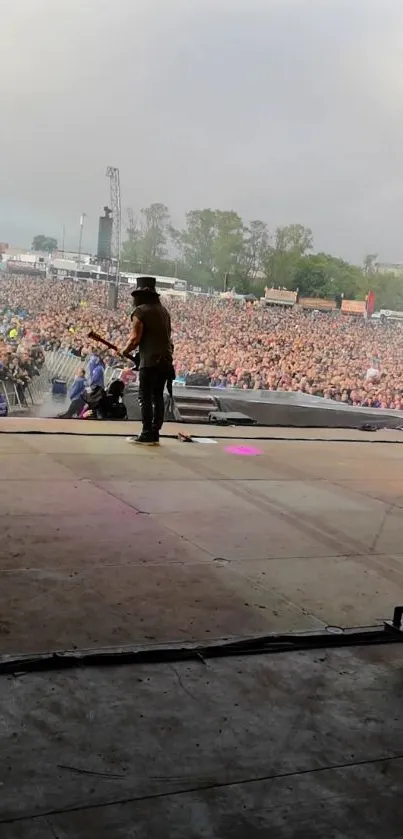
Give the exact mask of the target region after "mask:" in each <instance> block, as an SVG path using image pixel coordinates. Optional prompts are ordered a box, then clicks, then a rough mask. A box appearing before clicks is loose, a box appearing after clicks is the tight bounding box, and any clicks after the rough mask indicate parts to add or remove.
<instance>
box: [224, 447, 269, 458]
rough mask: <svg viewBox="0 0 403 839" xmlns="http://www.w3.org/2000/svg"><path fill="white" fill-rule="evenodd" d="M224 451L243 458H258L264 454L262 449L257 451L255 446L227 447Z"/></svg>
mask: <svg viewBox="0 0 403 839" xmlns="http://www.w3.org/2000/svg"><path fill="white" fill-rule="evenodd" d="M224 451H226V452H228V454H239V455H242V456H243V457H256V455H258V454H263V452H262V449H256V448H255V447H254V446H227V447H226V448H225V449H224Z"/></svg>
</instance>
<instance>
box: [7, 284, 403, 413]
mask: <svg viewBox="0 0 403 839" xmlns="http://www.w3.org/2000/svg"><path fill="white" fill-rule="evenodd" d="M130 290H131V289H130V287H126V286H122V287H121V288H120V301H119V307H118V309H117V310H116V311H110V310H108V308H107V289H106V287H105V286H104V285H103V284H102V283H82V282H75V281H72V280H47V279H36V278H29V277H11V276H7V275H3V276H0V376H1V375H12V376H13V377H14V378H15V379H16V380H18V381H20V382H23V380H24V377H28V378H29V376H31V375H32V373H33V370H34V369H38V367H39V366H40V364H41V363H43V359H44V355H43V354H44V352H46V351H47V350H63V351H65V352H69V353H71V354H73V355H75V356H77V362H78V366H79V365H80V363H81V362H84V361H85V360H86V359H88V357H89V356H90V355H91V354H92V355H93V354H94V353H97V354H98V355H100V356H101V358H102V360H103V363H104V364H105V365H106V366H108V365H116V364H121V360H120V359H119V358H118V356H117V355H116V353H114V352H113V351H110V350H106V351H103V350H102V348H101V347H100V346H99V345H98V346H96V345H94V342H93V341H91V340H89V339H88V332H89V330H90V329H93V330H95V331H97V332H99V333H101V334H102V335H104V336H105V337H106V338H107V339H108V340H109V341H111V342H112V343H114V344H116V345H117V346H118V347H120V348H121V347H123V346H124V345H125V343H126V341H127V337H128V334H129V332H130V318H129V315H130V310H131V300H130ZM166 304H167V306H168V308H169V309H170V312H171V317H172V326H173V342H174V346H175V369H176V374H177V376H178V377H180V378H182V379H185V378H186V377H187V376H188V375H194V374H198V375H203V376H204V377H207V378H208V379H209V381H210V383H211V385H213V386H216V387H221V388H224V387H237V388H243V389H261V388H262V389H271V390H282V391H291V392H302V393H307V394H312V395H315V396H322V397H325V398H327V399H334V400H336V401H340V402H344V403H347V404H350V405H358V406H368V407H380V408H393V409H398V410H403V359H402V350H403V329H402V328H401V326H400V324H399V323H390V322H387V323H380V322H379V321H373V320H369V321H367V320H364V319H363V318H358V317H351V316H345V315H342V314H341V313H340V312H339V311H337V312H333V313H331V314H319V313H314V314H312V313H309V312H306V311H305V310H301V309H299V308H298V307H297V306H295V307H290V308H288V309H284V308H280V307H276V306H271V307H262V306H261V304H260V303H259V302H245V301H239V300H228V299H225V300H222V299H220V298H219V297H207V296H205V295H188V296H187V297H186V298H183V297H169V298H168V299H167V301H166ZM124 375H127V376H129V375H130V373H129V371H128V369H127V370H126V373H125V374H124Z"/></svg>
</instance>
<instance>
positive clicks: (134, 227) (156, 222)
mask: <svg viewBox="0 0 403 839" xmlns="http://www.w3.org/2000/svg"><path fill="white" fill-rule="evenodd" d="M169 228H170V218H169V210H168V207H166V206H165V204H160V203H156V204H151V205H150V206H149V207H144V208H143V209H142V210H141V211H140V220H139V222H137V220H136V219H135V218H134V215H133V213H132V211H129V213H128V226H127V230H126V233H127V239H126V240H125V241H124V242H123V245H122V257H121V260H122V266H123V268H124V269H126V270H129V271H134V272H144V273H152V274H163V273H166V271H167V268H168V266H169V267H170V266H171V265H172V261H171V260H169V259H168V257H167V242H168V233H169ZM168 270H169V268H168Z"/></svg>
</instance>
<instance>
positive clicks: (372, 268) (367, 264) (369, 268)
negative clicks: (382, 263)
mask: <svg viewBox="0 0 403 839" xmlns="http://www.w3.org/2000/svg"><path fill="white" fill-rule="evenodd" d="M377 262H378V254H377V253H367V255H366V256H365V257H364V272H365V274H368V275H369V276H373V274H376V272H377V270H378V268H377Z"/></svg>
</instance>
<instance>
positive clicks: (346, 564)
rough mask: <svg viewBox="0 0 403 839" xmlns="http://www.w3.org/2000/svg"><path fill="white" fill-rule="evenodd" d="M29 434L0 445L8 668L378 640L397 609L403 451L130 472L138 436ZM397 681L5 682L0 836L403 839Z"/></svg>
mask: <svg viewBox="0 0 403 839" xmlns="http://www.w3.org/2000/svg"><path fill="white" fill-rule="evenodd" d="M29 422H30V421H28V420H25V419H24V420H18V419H15V420H10V421H7V422H5V423H3V422H2V423H1V427H0V430H1V431H2V432H4V433H0V516H1V543H0V544H1V552H0V557H1V559H0V563H1V566H0V575H1V586H0V654H2V655H3V656H4V655H6V654H13V653H17V654H18V653H23V652H32V651H36V652H39V651H49V650H64V649H71V648H79V649H81V648H99V647H107V646H116V645H126V644H130V645H136V644H139V645H154V644H156V643H162V642H170V641H179V642H185V641H212V640H214V639H222V638H233V637H237V638H238V637H245V636H251V635H257V634H264V633H268V632H273V631H289V630H304V629H312V628H321V627H324V626H326V625H329V624H331V625H336V626H351V625H357V624H374V623H379V622H380V621H381V619H382V618H385V617H390V616H391V614H392V610H393V607H394V606H395V605H396V604H397V603H398V602H399V601H401V600H402V596H401V595H402V583H403V560H402V550H401V535H402V530H403V474H402V467H403V447H402V446H401V445H399V443H398V442H381V441H382V439H383V438H382V436H379V435H381V434H383V432H378V433H377V434H376V435H371V434H365V433H360V432H351V431H350V432H347V431H346V432H334V431H333V432H332V438H331V439H333V442H332V441H331V439H328V437H329V434H328V432H326V431H323V432H322V431H318V430H317V429H315V430H314V431H313V432H312V439H309V430H305V431H304V433H303V434H302V432H299V431H298V430H295V429H293V430H292V431H290V432H287V430H285V429H278V431H279V432H280V434H279V436H281V438H284V437H286V438H287V439H272V438H273V434H274V432H275V431H276V429H248V430H246V431H245V437H244V438H243V439H240V438H239V434H240V429H213V428H212V429H209V431H210V432H211V433H214V434H215V435H216V436H215V438H214V441H213V442H204V443H181V442H179V441H178V440H176V439H174V438H173V437H170V438H166V439H164V440H163V442H162V444H161V446H160V448H159V449H149V448H147V449H138V448H136V447H134V446H131V445H130V444H128V443H127V442H126V441H125V438H124V436H120V435H123V434H126V433H127V431H128V430H130V431H133V430H134V429H133V427H132V424H131V423H130V424H128V425H126V424H123V425H122V426H120V428H119V426H117V425H114V426H113V431H114V434H113V435H111V436H105V435H100V434H99V430H100V427H99V426H100V424H88V425H87V424H84V423H79V422H73V423H58V422H57V421H55V422H54V421H51V420H49V421H40V420H35V421H33V422H34V423H35V427H33V426H32V425H31V426H30V425H29ZM41 422H42V424H41V426H39V425H37V423H41ZM31 423H32V421H31ZM84 427H85V429H86V434H83V431H84ZM102 428H103V430H104V432H105V431H106V430H108V429H107V427H106V424H105V425H103V426H102ZM182 428H183V427H182ZM29 430H31V431H32V432H43V433H25V432H29ZM66 431H67V432H68V433H60V432H66ZM167 431H168V433H173V429H171V427H170V426H168V427H167ZM196 431H197V430H196ZM186 432H187V433H189V432H190V433H191V432H192V428H191V426H186ZM252 432H254V434H252ZM257 432H259V435H258V434H257ZM264 432H267V433H266V439H258V436H263V438H264V437H265V433H264ZM203 433H204V434H205V433H206V428H205V427H204V428H203ZM224 433H225V434H226V435H227V437H225V436H220V435H222V434H224ZM385 433H386V434H387V435H388V436H387V439H388V440H393V439H395V438H396V439H397V440H398V439H399V435H398V433H397V432H393V433H392V432H385ZM235 434H236V435H238V439H237V438H236V437H235V436H234V438H233V439H230V437H231V435H235ZM338 434H339V435H341V434H343V435H344V438H345V439H346V440H348V442H341V441H340V439H338V437H337V435H338ZM391 434H393V435H395V437H391ZM301 435H302V437H303V439H298V440H297V439H295V437H296V436H297V437H298V438H300V437H301ZM307 435H308V437H307ZM251 437H255V439H251ZM372 437H373V439H374V440H376V441H379V442H368V440H371V439H372ZM313 438H316V439H313ZM234 448H235V451H234ZM229 449H230V450H229ZM402 662H403V647H401V646H400V645H399V646H393V647H384V646H381V647H373V648H371V649H369V648H363V649H361V648H357V649H352V650H321V651H316V652H306V653H283V654H280V655H275V656H270V655H262V656H256V657H251V658H247V657H242V658H234V659H226V660H220V661H218V660H217V661H211V660H208V661H207V662H206V663H204V662H203V661H199V662H195V663H191V664H185V663H177V664H155V665H142V666H139V665H133V666H131V667H119V668H106V669H102V668H98V667H97V668H90V669H85V670H83V669H77V670H73V671H69V672H53V673H52V672H50V673H38V674H32V675H19V674H18V673H17V674H16V675H15V676H10V677H6V676H0V704H1V707H2V712H1V717H2V725H1V726H0V753H1V755H2V760H1V766H0V836H1V837H2V839H55V837H58V839H93V837H95V836H96V837H97V839H118V837H119V839H131V837H134V836H135V837H138V839H150V837H154V836H164V837H166V839H207V837H208V839H227V837H228V839H229V837H231V839H245V837H248V839H262V838H263V837H266V836H272V835H273V836H276V839H306V837H308V836H309V837H310V839H323V837H325V836H326V837H335V838H336V837H337V839H338V837H343V839H353V837H354V839H367V837H368V836H370V837H371V839H381V837H384V836H387V837H388V839H400V837H401V832H402V831H401V824H402V815H403V805H402V804H401V789H402V784H403V734H402V732H403V727H402V715H401V708H402V698H403V681H402V675H401V673H402Z"/></svg>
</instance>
